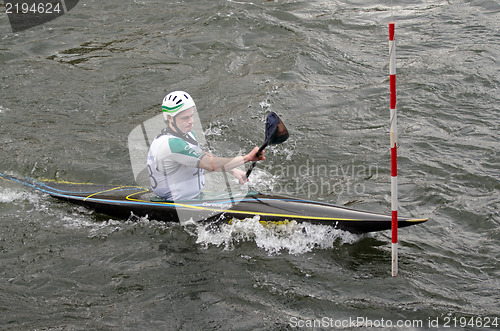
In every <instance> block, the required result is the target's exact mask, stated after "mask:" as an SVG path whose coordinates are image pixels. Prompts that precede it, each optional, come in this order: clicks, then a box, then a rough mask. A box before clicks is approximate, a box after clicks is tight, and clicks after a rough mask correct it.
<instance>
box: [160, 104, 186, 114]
mask: <svg viewBox="0 0 500 331" xmlns="http://www.w3.org/2000/svg"><path fill="white" fill-rule="evenodd" d="M182 106H184V103H181V104H180V105H177V106H175V107H172V108H170V107H167V106H162V107H161V109H162V111H164V112H166V113H175V112H176V111H178V110H179V109H180V108H181V107H182Z"/></svg>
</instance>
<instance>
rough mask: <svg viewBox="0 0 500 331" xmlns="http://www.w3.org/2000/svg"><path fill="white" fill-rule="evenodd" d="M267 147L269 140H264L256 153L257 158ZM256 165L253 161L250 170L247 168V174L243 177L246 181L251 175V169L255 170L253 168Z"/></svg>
mask: <svg viewBox="0 0 500 331" xmlns="http://www.w3.org/2000/svg"><path fill="white" fill-rule="evenodd" d="M267 145H269V139H268V140H266V141H265V142H264V143H263V144H262V146H260V147H259V150H258V151H257V156H260V154H261V153H262V151H263V150H264V148H266V147H267ZM256 165H257V161H253V162H252V165H251V166H250V168H248V170H247V173H246V175H245V177H246V178H247V179H248V176H250V174H251V173H252V170H253V168H255V166H256Z"/></svg>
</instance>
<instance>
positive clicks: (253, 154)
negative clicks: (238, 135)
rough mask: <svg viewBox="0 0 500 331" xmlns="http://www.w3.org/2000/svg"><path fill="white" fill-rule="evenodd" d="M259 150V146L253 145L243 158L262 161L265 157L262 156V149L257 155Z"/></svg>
mask: <svg viewBox="0 0 500 331" xmlns="http://www.w3.org/2000/svg"><path fill="white" fill-rule="evenodd" d="M258 151H259V147H255V148H254V149H253V150H252V151H251V152H250V153H248V154H247V155H245V156H244V157H243V160H244V161H245V163H246V162H251V161H262V160H265V159H266V158H265V157H264V151H262V152H260V154H259V155H257V152H258Z"/></svg>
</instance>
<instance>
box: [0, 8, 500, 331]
mask: <svg viewBox="0 0 500 331" xmlns="http://www.w3.org/2000/svg"><path fill="white" fill-rule="evenodd" d="M0 8H2V12H4V11H5V10H4V9H5V7H0ZM391 20H394V21H395V22H396V44H397V84H398V121H399V123H398V131H399V138H398V139H399V151H398V153H399V173H398V177H399V201H400V206H399V210H400V215H408V216H411V217H417V218H421V217H428V218H429V221H428V222H427V223H425V224H422V225H417V226H414V227H410V228H405V229H402V230H400V233H399V240H400V247H399V248H400V249H399V269H400V270H399V276H398V277H395V278H393V277H391V272H390V268H391V265H390V264H391V248H390V242H391V239H390V233H389V232H380V233H373V234H369V235H363V236H359V235H353V234H349V233H344V232H341V231H336V230H333V229H330V228H327V227H321V226H308V228H307V231H305V232H304V231H301V230H297V229H296V228H294V227H293V226H289V227H283V228H272V229H266V228H262V227H261V226H260V225H259V223H258V222H257V221H256V220H247V222H243V223H235V224H233V225H232V226H229V225H219V226H212V227H208V226H204V225H198V224H187V225H182V226H181V225H179V224H176V223H159V222H157V221H155V220H154V219H147V218H142V219H137V218H135V219H130V220H128V221H124V220H117V219H110V218H109V217H106V216H104V215H96V214H94V213H92V212H90V211H88V210H86V209H83V208H80V207H76V206H73V205H69V204H67V203H64V202H60V201H56V200H54V199H53V198H50V197H49V196H47V195H45V194H42V193H39V192H35V191H32V190H30V189H29V188H26V187H21V186H20V185H17V184H14V183H11V182H5V181H3V182H1V183H0V211H1V213H0V264H1V269H0V329H5V330H20V329H21V330H33V329H47V330H89V329H94V330H152V329H161V330H215V329H220V330H254V329H261V330H264V329H265V330H284V329H293V328H296V327H304V328H305V329H307V328H309V327H315V328H316V329H321V328H323V329H329V328H331V329H356V330H358V329H368V328H369V327H370V326H374V327H378V329H398V330H399V329H408V330H417V329H437V327H439V329H444V328H446V329H455V330H461V329H479V328H480V327H481V326H482V327H483V329H498V328H499V323H500V320H499V319H500V309H499V307H500V294H499V293H500V292H499V290H500V283H499V280H500V266H499V265H500V245H499V243H500V194H499V193H500V176H499V173H500V156H499V150H500V144H499V141H500V134H499V123H500V119H499V104H500V99H499V84H500V82H499V79H500V75H499V65H498V59H499V58H500V33H499V31H500V23H499V22H500V5H499V4H498V2H497V1H492V0H470V1H466V0H447V1H439V0H436V1H429V0H406V1H393V4H392V10H391V3H390V2H388V1H385V2H376V1H373V0H368V1H355V0H352V1H346V0H339V1H324V0H314V1H281V0H279V1H253V2H249V1H222V0H217V1H207V0H203V1H176V2H170V1H161V0H134V1H129V0H127V1H123V0H121V1H118V0H108V1H105V2H102V1H95V0H81V1H80V2H78V4H77V5H76V6H75V7H74V8H73V9H72V10H71V11H70V12H68V13H67V14H65V15H63V16H62V17H59V18H57V19H55V20H53V21H51V22H48V23H46V24H44V25H41V26H37V27H33V28H31V29H28V30H25V31H21V32H17V33H13V32H12V30H11V28H10V26H9V21H8V19H7V16H6V15H5V14H4V13H2V14H1V15H0V38H1V43H0V65H1V68H2V70H1V87H0V143H1V148H0V171H1V172H4V173H10V174H13V175H16V176H19V177H34V178H38V179H60V180H66V181H72V182H93V183H102V184H134V176H133V173H132V169H131V164H130V159H129V154H128V146H127V137H128V135H129V133H130V132H131V131H132V130H133V128H135V127H136V126H137V125H139V124H140V123H142V122H144V121H146V120H148V119H150V118H152V117H154V116H156V115H158V113H159V111H160V106H159V105H160V103H161V100H162V98H163V96H164V95H165V94H166V93H168V92H170V91H172V90H177V89H181V90H186V91H188V92H189V93H191V95H192V96H193V98H194V99H195V101H196V103H197V106H198V110H199V115H200V118H201V121H202V124H203V126H204V127H203V129H204V130H205V134H206V138H207V141H208V142H210V148H211V150H212V152H214V153H216V154H217V155H222V156H230V155H234V154H237V153H241V152H244V151H248V150H249V149H250V148H252V147H253V146H256V145H260V144H261V143H262V141H263V135H264V118H265V114H266V113H267V112H268V111H270V110H272V111H275V112H277V113H278V114H279V115H280V117H281V118H282V120H283V122H284V123H285V124H286V125H287V127H288V130H289V132H290V138H289V140H288V141H286V142H285V143H283V144H282V145H279V146H273V147H272V148H269V149H268V150H267V160H266V161H265V162H264V163H262V164H261V165H260V167H259V168H258V169H257V170H256V171H255V172H254V174H252V176H253V177H252V178H251V181H250V183H249V184H248V185H249V188H251V189H258V190H261V191H266V192H270V191H273V192H276V193H281V194H287V195H292V196H297V197H301V198H307V199H313V200H320V201H328V202H333V203H336V204H341V205H349V206H351V207H353V208H356V209H363V210H370V211H374V212H380V213H390V154H389V100H388V89H389V86H388V84H389V79H388V22H389V21H391ZM486 326H488V328H485V327H486Z"/></svg>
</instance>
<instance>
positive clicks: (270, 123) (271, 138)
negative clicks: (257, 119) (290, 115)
mask: <svg viewBox="0 0 500 331" xmlns="http://www.w3.org/2000/svg"><path fill="white" fill-rule="evenodd" d="M288 136H289V135H288V130H287V129H286V127H285V124H283V122H282V121H281V119H280V118H279V117H278V115H276V113H275V112H270V113H269V114H267V118H266V141H264V143H263V144H262V146H260V148H259V151H258V152H257V155H260V153H262V151H263V150H264V148H266V147H267V146H268V145H277V144H281V143H282V142H284V141H285V140H287V139H288ZM256 164H257V161H254V162H253V163H252V165H251V166H250V168H249V169H248V170H247V173H246V178H248V176H250V174H251V173H252V170H253V168H255V165H256Z"/></svg>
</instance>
